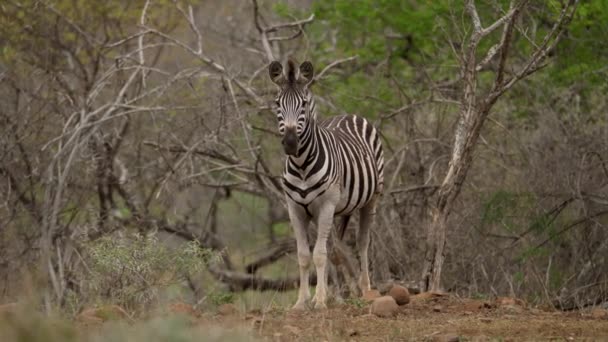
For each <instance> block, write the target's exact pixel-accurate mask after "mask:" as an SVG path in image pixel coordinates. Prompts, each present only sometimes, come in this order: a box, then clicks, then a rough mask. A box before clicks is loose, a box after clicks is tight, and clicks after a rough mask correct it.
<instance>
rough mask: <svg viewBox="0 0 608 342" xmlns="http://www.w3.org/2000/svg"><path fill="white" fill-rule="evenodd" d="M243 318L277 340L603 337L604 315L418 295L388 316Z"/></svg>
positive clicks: (331, 312) (357, 311)
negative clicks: (550, 310) (393, 314)
mask: <svg viewBox="0 0 608 342" xmlns="http://www.w3.org/2000/svg"><path fill="white" fill-rule="evenodd" d="M242 319H244V320H245V321H246V322H248V324H250V325H251V327H252V329H254V331H255V333H256V334H257V335H258V336H260V337H262V338H264V339H266V340H279V341H292V340H295V341H336V340H337V341H341V340H344V341H350V340H353V341H407V340H427V341H457V340H461V341H465V340H466V341H471V340H473V341H485V340H494V339H497V338H498V339H501V340H504V341H509V340H513V341H519V340H539V339H540V340H547V339H558V340H566V341H569V340H580V339H592V340H608V319H607V318H598V315H593V314H591V312H569V313H564V312H545V311H541V310H537V309H531V308H527V307H526V306H525V303H523V302H521V301H515V300H512V299H508V298H507V299H504V298H503V299H502V300H499V301H493V302H486V301H480V300H473V299H462V298H455V297H452V296H445V295H432V294H422V295H418V296H413V297H412V301H411V303H409V304H407V305H404V306H401V307H400V308H399V311H398V313H397V315H395V316H394V317H390V318H381V317H377V316H375V315H372V314H370V313H369V307H364V308H357V307H354V306H352V305H339V306H334V307H331V308H330V309H328V310H327V311H321V312H315V311H304V312H291V311H270V312H267V313H265V314H259V313H258V314H248V315H247V316H245V317H243V318H242ZM219 322H220V323H221V320H220V321H219Z"/></svg>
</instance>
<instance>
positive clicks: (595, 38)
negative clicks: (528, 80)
mask: <svg viewBox="0 0 608 342" xmlns="http://www.w3.org/2000/svg"><path fill="white" fill-rule="evenodd" d="M552 3H558V1H552ZM553 8H554V12H557V11H558V10H559V8H560V7H559V6H558V5H556V6H554V7H553ZM552 14H553V15H555V13H552ZM606 36H608V2H606V1H604V0H588V1H583V2H581V3H580V4H579V5H578V9H577V11H576V14H575V16H574V19H573V20H572V23H570V25H569V27H568V32H567V33H566V34H565V36H564V37H563V38H562V40H561V41H560V43H559V44H558V45H557V49H556V53H555V54H556V58H555V64H554V65H553V66H552V67H551V70H550V75H551V76H552V78H553V80H554V81H556V82H558V83H559V84H564V85H565V84H570V83H572V82H575V81H582V80H584V81H586V83H587V84H590V85H599V84H605V82H606V79H607V78H608V68H606V65H607V64H608V40H607V39H606Z"/></svg>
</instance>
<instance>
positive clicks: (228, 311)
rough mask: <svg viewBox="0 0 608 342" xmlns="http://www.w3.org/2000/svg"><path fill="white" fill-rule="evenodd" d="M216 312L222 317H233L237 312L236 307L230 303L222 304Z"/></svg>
mask: <svg viewBox="0 0 608 342" xmlns="http://www.w3.org/2000/svg"><path fill="white" fill-rule="evenodd" d="M217 312H218V313H219V314H220V315H222V316H230V315H234V314H236V313H237V312H238V310H237V309H236V306H234V304H232V303H228V304H222V305H220V306H219V307H218V308H217Z"/></svg>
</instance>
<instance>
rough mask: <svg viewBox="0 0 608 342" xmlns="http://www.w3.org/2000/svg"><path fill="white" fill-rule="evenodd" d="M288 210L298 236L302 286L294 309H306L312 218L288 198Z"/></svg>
mask: <svg viewBox="0 0 608 342" xmlns="http://www.w3.org/2000/svg"><path fill="white" fill-rule="evenodd" d="M287 210H288V212H289V220H290V221H291V226H292V227H293V232H294V235H295V237H296V246H297V250H298V266H299V268H300V288H299V289H298V300H297V301H296V304H295V305H294V306H293V309H294V310H304V309H306V302H307V301H308V300H309V299H310V290H309V287H308V275H309V272H310V247H309V245H308V236H307V230H308V226H309V224H310V218H309V217H308V215H307V214H306V212H304V210H302V208H301V207H299V205H298V204H296V203H294V202H292V201H291V200H289V199H287Z"/></svg>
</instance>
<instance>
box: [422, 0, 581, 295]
mask: <svg viewBox="0 0 608 342" xmlns="http://www.w3.org/2000/svg"><path fill="white" fill-rule="evenodd" d="M528 2H529V1H527V0H521V1H515V0H513V1H511V3H510V5H509V9H508V11H506V13H505V14H504V15H503V16H502V17H501V18H500V19H498V20H496V21H495V22H493V23H492V24H490V25H487V26H485V27H484V26H483V25H482V22H481V18H480V17H479V15H478V12H477V8H476V6H475V2H474V1H473V0H468V1H467V2H466V5H465V9H466V13H467V15H468V16H469V18H470V20H471V23H472V26H473V29H472V32H471V33H470V35H469V37H468V41H467V42H466V43H465V44H462V46H463V49H462V51H461V53H460V54H459V60H460V67H461V75H460V77H461V82H462V83H461V84H462V86H463V90H462V94H461V98H460V112H459V118H458V122H457V124H456V128H455V132H454V144H453V146H452V153H451V157H450V162H449V167H448V170H447V172H446V175H445V176H444V178H443V181H442V183H441V186H440V188H439V191H438V195H437V199H436V201H435V205H434V207H433V208H432V210H431V222H430V224H429V226H428V232H427V240H426V255H425V259H424V268H423V273H422V282H423V284H422V288H423V289H425V290H430V291H439V290H440V285H441V272H442V267H443V263H444V259H445V244H446V231H447V226H448V218H449V216H450V212H451V211H452V208H453V204H454V202H455V200H456V198H457V197H458V195H459V194H460V191H461V189H462V186H463V183H464V181H465V179H466V176H467V172H468V171H469V169H470V168H471V164H472V163H473V152H474V150H475V147H476V145H477V140H478V139H479V135H480V132H481V128H482V127H483V124H484V122H485V121H486V119H487V117H488V115H489V114H490V111H491V110H492V107H493V106H494V104H495V103H496V101H497V100H498V99H499V98H500V96H502V95H503V94H504V93H505V92H506V91H508V90H509V89H511V88H512V87H513V86H514V85H515V84H516V83H517V82H518V81H520V80H522V79H524V78H526V77H528V76H529V75H531V74H533V73H534V72H536V71H538V70H540V69H542V68H543V67H544V66H545V65H546V63H547V62H546V59H547V56H548V55H549V53H550V52H551V51H552V50H553V49H554V48H555V46H556V45H557V43H558V42H559V40H560V38H561V36H562V34H563V33H564V31H565V29H566V27H567V25H568V23H569V22H570V20H571V19H572V17H573V15H574V13H575V11H576V7H577V4H578V1H577V0H569V1H568V2H567V3H565V4H564V5H563V8H562V10H561V13H560V15H559V17H558V18H556V20H555V23H554V24H553V26H552V28H551V30H549V32H548V33H547V34H546V35H545V36H544V37H543V39H542V40H541V42H540V44H536V43H535V42H534V41H532V40H531V41H530V44H532V46H534V50H533V52H532V54H531V55H529V56H528V57H527V58H526V59H525V60H523V61H521V62H518V63H512V65H511V68H512V69H513V71H510V70H509V69H508V68H507V67H508V65H507V59H508V57H509V56H510V55H512V54H513V51H512V50H513V49H512V45H511V44H512V41H513V36H514V35H515V32H516V31H520V34H521V35H522V36H523V37H524V38H526V39H529V38H528V37H527V36H526V34H525V32H523V29H522V28H518V24H517V23H518V19H520V18H521V14H522V12H523V11H524V9H525V8H526V6H528ZM500 27H502V28H503V30H502V34H501V36H500V39H499V41H498V42H497V43H496V44H494V45H492V47H491V48H490V49H489V50H488V51H487V52H486V54H485V56H484V57H483V58H482V59H481V60H480V61H478V50H479V44H480V42H481V41H482V40H483V39H484V38H486V39H488V37H489V36H490V34H491V33H492V32H494V31H495V30H496V29H498V28H500ZM489 63H494V64H495V71H494V81H493V83H492V85H491V86H490V87H489V88H488V89H485V91H484V89H483V87H482V86H480V84H479V80H478V75H479V73H480V72H481V71H482V70H483V69H484V68H485V67H486V66H487V65H488V64H489Z"/></svg>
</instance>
